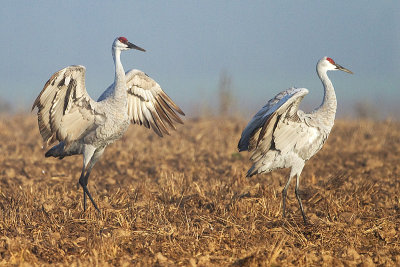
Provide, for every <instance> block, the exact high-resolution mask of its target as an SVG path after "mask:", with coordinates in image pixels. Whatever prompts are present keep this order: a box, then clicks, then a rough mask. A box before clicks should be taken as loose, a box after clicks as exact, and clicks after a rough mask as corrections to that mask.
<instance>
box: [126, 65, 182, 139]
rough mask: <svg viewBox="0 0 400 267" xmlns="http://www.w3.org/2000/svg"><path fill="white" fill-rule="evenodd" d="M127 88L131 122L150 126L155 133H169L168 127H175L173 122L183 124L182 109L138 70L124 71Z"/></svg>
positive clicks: (155, 83)
mask: <svg viewBox="0 0 400 267" xmlns="http://www.w3.org/2000/svg"><path fill="white" fill-rule="evenodd" d="M126 87H127V89H128V115H129V118H130V119H131V121H132V123H136V124H139V125H142V124H143V125H144V126H145V127H147V128H150V127H151V128H152V129H153V130H154V132H155V133H156V134H158V135H159V136H163V134H169V131H168V127H167V126H169V127H170V128H172V129H176V128H175V125H174V122H177V123H181V124H183V122H182V120H181V118H180V117H179V115H178V114H177V113H179V114H181V115H183V116H184V115H185V113H183V111H182V110H181V109H180V108H179V107H178V106H177V105H176V104H175V103H174V102H173V101H172V100H171V98H169V96H168V95H167V94H166V93H165V92H164V91H163V90H162V89H161V87H160V85H159V84H158V83H157V82H155V81H154V80H153V79H151V78H150V77H149V76H147V75H146V74H145V73H144V72H142V71H140V70H130V71H128V72H127V73H126Z"/></svg>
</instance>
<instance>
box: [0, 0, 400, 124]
mask: <svg viewBox="0 0 400 267" xmlns="http://www.w3.org/2000/svg"><path fill="white" fill-rule="evenodd" d="M99 2H100V1H2V2H1V7H0V35H1V42H0V51H1V60H0V73H1V83H0V98H2V99H5V100H7V101H8V102H10V103H12V104H13V105H14V106H16V107H17V109H26V110H28V109H30V107H31V105H32V102H33V100H34V99H35V98H36V96H37V95H38V94H39V92H40V91H41V89H42V88H43V85H44V83H45V82H46V81H47V80H48V79H49V78H50V76H51V75H52V74H53V73H54V72H56V71H57V70H59V69H62V68H64V67H66V66H68V65H74V64H76V65H78V64H79V65H84V66H85V67H86V69H87V72H86V86H87V91H88V92H89V94H90V95H91V96H92V97H93V98H94V99H97V97H98V96H100V94H101V92H102V91H103V90H104V89H105V88H106V87H108V85H109V84H111V83H112V82H113V79H114V65H113V61H112V57H111V44H112V42H113V40H114V39H115V37H117V36H125V37H127V38H128V40H129V41H131V42H132V43H134V44H136V45H139V46H141V47H143V48H145V49H146V50H147V52H145V53H142V52H140V51H127V52H124V53H123V54H122V63H123V65H124V68H125V70H129V69H131V68H137V69H140V70H142V71H144V72H146V73H147V74H148V75H149V76H150V77H152V78H153V79H155V80H156V81H157V82H158V83H159V84H160V85H161V87H162V88H163V89H164V90H165V91H166V92H167V93H168V94H169V95H170V96H171V98H172V99H174V100H175V102H177V103H178V105H180V106H181V107H182V108H183V109H184V110H185V111H186V113H188V114H189V115H191V114H192V115H193V114H194V113H195V110H196V109H197V108H198V107H199V106H200V107H201V106H208V107H210V108H212V109H215V110H217V109H218V107H217V103H218V101H216V98H217V97H218V91H217V88H218V80H219V76H220V73H221V72H222V71H225V72H227V73H228V74H229V76H231V77H232V82H233V88H232V89H233V94H234V96H235V97H236V99H237V103H236V104H237V109H238V110H239V111H241V112H243V113H245V114H254V113H255V112H256V111H257V110H258V109H259V108H261V106H262V105H264V104H265V103H266V102H267V101H268V100H269V99H270V98H272V97H273V96H274V95H275V94H276V93H278V92H279V91H282V90H284V89H287V88H289V87H291V86H296V87H305V88H308V89H309V90H310V94H309V95H308V96H307V97H306V98H305V100H304V101H303V102H305V103H304V104H303V107H304V108H305V110H306V111H309V110H310V108H312V107H316V106H318V105H319V104H320V102H321V100H322V94H323V93H322V92H323V91H322V85H321V83H320V81H319V79H318V77H317V75H316V73H315V65H316V63H317V61H318V60H319V59H320V58H321V57H323V56H330V57H332V58H333V59H334V60H335V61H336V62H337V63H339V64H340V65H342V66H344V67H346V68H348V69H350V70H352V71H353V72H354V73H355V74H354V75H349V74H347V73H344V72H333V73H332V72H331V73H329V76H330V78H331V79H332V81H333V85H334V86H335V89H336V93H337V98H338V112H339V115H340V116H347V114H351V113H352V112H353V111H354V105H355V103H357V102H365V101H369V102H371V103H373V105H375V106H376V107H377V109H378V110H380V111H379V112H380V113H381V115H382V116H387V115H390V114H392V115H391V116H393V114H396V113H397V114H398V111H400V105H399V104H398V102H399V101H400V88H399V87H400V86H399V76H400V19H399V14H400V1H398V0H397V1H365V0H355V1H348V0H347V1H104V2H101V3H100V4H99Z"/></svg>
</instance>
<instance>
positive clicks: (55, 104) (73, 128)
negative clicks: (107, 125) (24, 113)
mask: <svg viewBox="0 0 400 267" xmlns="http://www.w3.org/2000/svg"><path fill="white" fill-rule="evenodd" d="M85 72H86V69H85V67H83V66H69V67H67V68H65V69H62V70H60V71H58V72H56V73H54V74H53V76H51V78H50V79H49V80H48V81H47V82H46V84H45V86H44V88H43V90H42V92H40V94H39V96H38V97H37V98H36V100H35V102H34V103H33V106H32V110H33V109H34V108H35V107H38V113H37V114H38V124H39V131H40V134H41V135H42V138H43V141H44V142H45V143H46V145H49V144H51V143H53V142H55V141H56V140H58V141H64V142H65V144H66V145H68V144H69V143H70V142H71V141H74V140H77V139H79V138H80V137H81V136H82V134H83V133H85V132H86V131H87V130H89V129H91V128H92V127H94V122H95V114H94V112H95V111H94V106H95V105H96V102H94V101H93V100H92V99H91V98H90V96H89V95H88V93H87V92H86V88H85Z"/></svg>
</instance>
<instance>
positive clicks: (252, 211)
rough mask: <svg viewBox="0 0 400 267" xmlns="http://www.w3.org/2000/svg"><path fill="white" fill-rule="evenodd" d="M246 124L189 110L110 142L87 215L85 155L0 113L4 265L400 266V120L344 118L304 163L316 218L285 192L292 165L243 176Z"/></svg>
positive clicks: (0, 258) (28, 121)
mask: <svg viewBox="0 0 400 267" xmlns="http://www.w3.org/2000/svg"><path fill="white" fill-rule="evenodd" d="M245 124H246V122H245V121H244V120H239V119H228V118H204V119H191V120H187V121H186V122H185V125H183V126H181V127H179V128H178V131H176V132H173V133H172V134H171V136H167V137H165V138H158V137H157V136H156V135H154V134H153V133H151V132H150V131H148V130H146V129H143V128H141V127H138V126H134V127H131V128H130V129H129V131H128V132H127V133H126V135H125V136H124V137H123V138H122V140H120V141H117V142H116V143H114V144H113V145H111V146H110V147H109V148H107V150H106V152H105V154H104V156H103V158H102V159H101V160H100V161H99V162H98V164H97V165H96V167H95V168H94V171H93V175H92V176H91V178H90V180H89V187H90V188H91V191H92V192H93V193H92V194H93V196H94V198H95V200H96V201H97V203H98V204H99V207H100V209H101V211H102V214H101V216H98V215H97V214H96V212H95V210H94V209H93V207H92V206H89V207H90V208H89V210H88V211H87V212H86V213H84V212H83V211H82V210H83V208H82V203H81V200H82V195H81V194H82V192H81V190H79V189H78V188H77V186H76V184H77V181H78V176H79V173H80V168H81V163H82V162H81V160H82V159H81V157H71V158H65V159H63V160H62V161H60V160H57V159H50V158H49V159H46V158H44V155H43V154H44V152H45V151H44V150H42V149H41V145H42V144H41V138H40V136H39V133H38V130H37V124H36V120H35V118H34V117H33V116H29V115H14V116H11V117H3V118H1V120H0V149H1V153H0V165H1V169H0V186H1V187H0V263H1V264H3V265H9V264H21V263H24V262H28V263H30V264H54V263H59V264H62V265H72V266H73V265H86V264H91V265H96V264H98V265H116V264H118V265H124V264H125V265H129V264H138V265H157V264H158V265H162V266H163V265H193V266H196V265H198V266H206V265H210V264H211V265H229V264H233V265H248V266H253V265H259V264H260V265H271V264H272V265H299V264H301V265H331V264H342V265H343V264H344V265H348V264H350V265H352V264H361V263H363V264H365V265H368V264H373V263H375V264H385V265H399V264H400V256H399V255H400V246H399V241H398V240H399V234H398V233H399V230H400V229H399V228H400V219H399V204H400V203H399V202H400V199H399V195H398V192H400V191H399V190H400V188H399V187H400V186H399V184H400V183H399V180H400V167H399V158H400V142H399V141H400V124H399V123H397V122H391V121H385V122H370V121H361V122H357V121H344V120H338V121H337V123H336V125H335V126H334V128H333V131H332V133H331V135H330V137H329V139H328V142H327V143H326V145H325V146H324V148H323V149H322V150H321V151H320V152H319V153H318V154H317V155H316V156H315V157H313V158H312V159H311V160H310V161H309V162H308V163H307V164H306V166H305V168H304V171H303V173H302V176H301V184H300V189H301V193H302V197H303V198H304V206H305V211H306V214H307V215H308V216H309V218H310V219H311V222H312V224H311V225H307V226H305V225H304V224H303V223H302V218H301V214H300V211H299V210H298V206H297V201H296V198H295V196H294V192H293V190H294V186H293V185H292V186H291V187H290V191H289V194H288V219H287V220H284V219H282V217H281V216H282V215H281V190H282V188H283V185H284V184H285V182H286V177H287V174H288V170H281V171H275V172H273V173H271V174H262V175H257V176H254V177H253V178H251V179H247V178H245V177H244V176H245V173H246V171H247V169H248V168H249V167H250V166H251V163H250V162H249V160H248V154H246V153H240V154H239V153H237V149H236V145H237V141H238V139H239V137H240V133H241V130H242V129H243V127H244V126H245Z"/></svg>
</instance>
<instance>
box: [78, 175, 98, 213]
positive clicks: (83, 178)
mask: <svg viewBox="0 0 400 267" xmlns="http://www.w3.org/2000/svg"><path fill="white" fill-rule="evenodd" d="M91 170H92V168H89V169H88V170H87V171H86V174H85V175H84V176H83V175H81V178H79V184H80V185H81V186H82V189H83V210H84V211H86V195H87V196H88V197H89V199H90V201H91V202H92V204H93V206H94V207H95V209H96V210H97V211H98V212H100V210H99V208H98V207H97V205H96V202H94V200H93V198H92V195H91V194H90V192H89V190H88V188H87V184H88V180H89V175H90V172H91Z"/></svg>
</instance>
